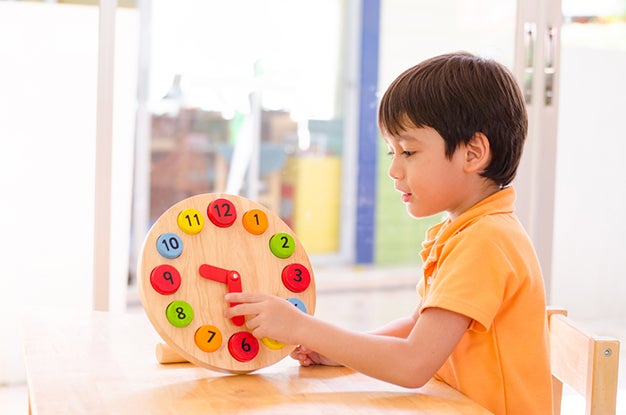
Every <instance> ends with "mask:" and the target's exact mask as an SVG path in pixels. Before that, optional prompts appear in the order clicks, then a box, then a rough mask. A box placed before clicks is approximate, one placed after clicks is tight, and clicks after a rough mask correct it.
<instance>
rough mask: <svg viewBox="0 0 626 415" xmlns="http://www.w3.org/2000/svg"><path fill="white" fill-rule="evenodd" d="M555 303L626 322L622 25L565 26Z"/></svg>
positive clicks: (575, 312) (625, 42) (578, 313)
mask: <svg viewBox="0 0 626 415" xmlns="http://www.w3.org/2000/svg"><path fill="white" fill-rule="evenodd" d="M562 38H563V45H562V49H561V100H560V112H559V132H558V142H557V146H558V149H557V165H556V174H557V182H556V195H555V196H556V198H555V219H554V223H555V228H554V263H553V284H552V292H553V302H554V303H556V304H559V305H561V306H564V307H567V308H568V309H569V311H570V315H572V316H573V317H574V318H583V319H599V318H604V319H619V318H621V319H622V321H624V319H625V318H626V301H624V296H625V295H626V215H625V211H626V210H625V206H626V162H625V160H624V156H625V155H626V130H625V129H624V118H625V117H626V24H621V25H618V24H615V25H613V26H606V27H604V28H602V27H594V26H590V25H587V26H581V25H578V26H570V27H565V28H564V33H563V36H562Z"/></svg>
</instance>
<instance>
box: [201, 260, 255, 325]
mask: <svg viewBox="0 0 626 415" xmlns="http://www.w3.org/2000/svg"><path fill="white" fill-rule="evenodd" d="M199 272H200V276H201V277H203V278H206V279H209V280H211V281H216V282H220V283H222V284H226V287H227V289H228V292H229V293H240V292H241V277H240V276H239V274H238V273H237V272H236V271H229V270H227V269H224V268H219V267H215V266H213V265H208V264H202V265H200V269H199ZM237 304H239V303H230V306H231V307H233V306H235V305H237ZM231 320H232V321H233V324H234V325H236V326H243V324H244V322H245V320H244V316H235V317H233V318H232V319H231Z"/></svg>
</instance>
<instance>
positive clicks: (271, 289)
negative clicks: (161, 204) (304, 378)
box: [137, 193, 315, 373]
mask: <svg viewBox="0 0 626 415" xmlns="http://www.w3.org/2000/svg"><path fill="white" fill-rule="evenodd" d="M220 200H221V201H222V202H219V203H218V204H217V206H213V205H211V203H212V202H217V201H220ZM223 202H228V203H229V205H228V206H227V208H228V210H227V209H226V208H224V205H223ZM215 208H216V209H215ZM190 210H191V212H190ZM207 211H208V212H212V213H213V214H215V213H216V212H219V213H220V214H221V215H222V214H224V213H225V212H226V211H228V213H229V214H230V215H231V216H229V218H232V219H233V220H234V222H232V224H229V225H227V226H218V225H215V224H214V223H213V222H212V221H211V220H210V219H209V216H208V214H207ZM181 212H187V214H190V213H191V215H192V216H193V217H194V218H195V219H194V220H193V221H191V222H188V221H183V224H185V225H187V224H190V223H191V224H193V227H192V230H193V231H194V232H192V233H189V232H187V231H186V230H185V229H183V228H182V227H181V226H180V225H179V222H178V219H179V214H180V213H181ZM247 212H258V214H260V215H263V214H265V216H266V218H267V222H266V223H267V228H266V229H263V228H261V230H263V231H262V232H261V233H260V234H254V233H252V232H249V231H247V230H246V229H247V228H246V227H245V226H244V217H245V214H246V213H247ZM235 216H236V219H235ZM223 218H224V216H222V219H223ZM196 220H197V221H198V222H196ZM248 223H250V222H248ZM170 233H173V234H175V235H177V236H178V238H179V240H180V244H181V245H182V253H181V254H180V256H178V257H176V258H171V259H168V258H165V257H164V256H162V255H161V254H160V252H159V251H158V250H157V246H159V247H161V248H163V247H164V245H163V243H162V242H163V241H161V240H160V239H159V238H160V237H161V236H162V235H165V234H170ZM277 234H287V235H290V236H291V237H292V238H293V242H294V243H293V244H292V243H291V242H289V243H287V245H291V247H292V248H293V253H291V254H290V255H289V256H288V257H286V258H279V257H278V256H276V255H274V254H273V253H272V250H271V249H270V239H271V238H272V236H274V235H277ZM176 244H177V245H178V242H176ZM279 245H280V246H281V247H282V246H283V244H282V243H281V244H279ZM165 246H167V245H165ZM204 264H207V265H211V266H214V267H219V268H220V269H224V270H229V271H236V272H237V273H238V274H239V275H240V281H241V288H242V290H243V291H244V292H246V291H248V292H262V293H268V294H272V295H276V296H279V297H282V298H285V299H290V300H294V299H295V300H297V301H301V303H302V304H304V305H305V307H306V312H308V313H309V314H313V313H314V311H315V280H314V276H313V269H312V267H311V263H310V262H309V258H308V256H307V253H306V251H305V249H304V247H303V245H302V244H301V243H300V241H299V240H298V238H297V236H296V235H295V234H294V232H293V231H292V230H291V229H290V228H289V227H288V226H287V225H286V224H285V222H283V221H282V220H281V219H280V217H278V215H276V214H275V213H273V212H272V211H270V210H268V209H267V208H265V207H264V206H262V205H260V204H258V203H256V202H253V201H251V200H249V199H246V198H244V197H240V196H235V195H228V194H218V193H206V194H201V195H196V196H192V197H190V198H188V199H185V200H182V201H180V202H178V203H176V204H174V205H173V206H172V207H170V208H169V209H167V210H166V211H165V212H164V213H163V214H162V215H161V216H160V217H159V218H158V219H157V221H156V222H155V223H154V225H153V226H152V228H151V229H150V231H149V232H148V234H147V235H146V237H145V240H144V244H143V247H142V251H141V254H140V257H139V264H138V270H137V274H138V278H139V292H140V295H141V301H142V304H143V307H144V309H145V311H146V314H147V315H148V317H149V319H150V321H151V322H152V324H153V325H154V327H155V328H156V330H157V331H158V333H159V334H160V335H161V337H162V338H163V340H165V342H166V343H167V344H168V345H169V346H171V347H172V348H173V349H174V350H175V351H176V352H177V353H178V354H180V355H181V356H184V357H185V359H186V360H188V361H190V362H193V363H195V364H196V365H199V366H204V367H206V368H209V369H214V370H224V371H229V372H234V373H246V372H250V371H254V370H256V369H259V368H262V367H265V366H269V365H271V364H273V363H275V362H277V361H279V360H281V359H282V358H284V357H285V356H287V355H288V354H289V353H290V352H291V351H292V350H293V348H294V346H293V345H285V346H284V347H282V348H276V347H269V346H267V345H266V343H267V341H268V340H267V339H266V340H265V343H264V342H263V341H261V340H259V342H258V345H256V344H255V347H254V348H253V349H254V350H255V351H256V350H258V354H256V355H254V356H253V357H250V356H246V353H244V352H241V354H243V355H244V357H245V358H246V359H247V360H244V361H240V360H237V359H236V358H234V356H235V355H237V353H231V347H235V348H236V349H241V340H240V339H237V338H236V337H234V336H238V335H247V330H246V329H245V327H241V326H237V325H235V324H233V322H232V321H230V319H225V318H224V310H225V308H226V307H227V305H226V304H225V303H224V295H225V294H226V292H227V286H226V284H225V283H220V282H216V281H212V280H209V279H207V278H203V277H202V276H201V275H200V274H201V273H199V269H200V267H201V266H202V265H204ZM295 264H298V266H300V267H301V268H303V269H306V270H308V272H309V275H310V284H309V285H308V286H307V287H306V289H304V290H303V291H301V292H294V291H291V290H290V289H288V288H287V286H286V284H285V283H284V282H283V280H282V272H283V270H284V269H285V268H286V267H287V266H289V265H295ZM164 265H167V266H172V267H175V268H176V270H177V271H178V272H179V274H180V276H181V278H180V279H181V280H182V282H181V284H180V287H179V288H178V289H177V290H176V291H175V292H174V293H171V294H165V295H164V294H163V293H160V292H157V291H156V290H155V288H154V287H153V286H152V285H151V273H152V272H153V270H155V269H158V268H157V267H160V266H164ZM168 280H169V281H171V278H170V277H168ZM160 282H162V283H163V282H165V283H166V285H167V284H168V283H167V281H164V280H163V278H160ZM174 301H185V302H186V304H185V307H187V306H189V307H190V308H191V309H192V310H193V312H194V317H193V321H191V323H189V325H188V326H186V327H175V326H174V325H172V324H171V323H170V322H169V320H168V317H167V316H166V312H165V310H166V309H167V307H168V305H169V304H172V303H173V302H174ZM175 308H176V307H174V309H175ZM180 310H181V311H184V314H182V315H190V313H189V312H187V311H186V310H183V309H182V308H181V309H180ZM199 332H202V333H207V332H210V333H211V334H212V336H211V337H210V339H211V340H210V342H212V343H216V342H217V344H218V346H216V347H217V349H215V348H214V349H213V351H210V352H207V351H205V350H201V349H200V348H199V347H198V345H197V344H196V337H195V335H196V333H199ZM216 332H217V333H219V335H218V336H217V337H216V336H215V333H216ZM250 336H251V335H250ZM251 340H252V341H254V342H256V341H255V340H254V338H252V339H251ZM244 341H245V342H246V344H245V345H246V346H248V343H247V342H248V341H249V340H244ZM198 342H201V343H202V344H204V345H206V344H207V342H206V341H205V339H202V340H199V341H198ZM269 344H270V345H271V344H272V343H271V342H270V343H269ZM279 346H280V345H279Z"/></svg>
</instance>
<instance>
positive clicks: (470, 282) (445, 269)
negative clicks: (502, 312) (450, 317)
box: [421, 230, 514, 332]
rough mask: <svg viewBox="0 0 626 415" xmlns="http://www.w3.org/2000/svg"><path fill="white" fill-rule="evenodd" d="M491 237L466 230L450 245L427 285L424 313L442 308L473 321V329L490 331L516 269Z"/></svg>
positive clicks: (448, 244) (499, 245) (501, 247)
mask: <svg viewBox="0 0 626 415" xmlns="http://www.w3.org/2000/svg"><path fill="white" fill-rule="evenodd" d="M488 235H489V234H488V233H487V234H484V233H480V232H473V231H470V230H466V231H463V232H460V233H459V234H457V235H455V236H454V237H452V238H451V239H450V240H449V241H448V242H447V243H446V246H445V247H444V249H443V250H442V252H441V256H440V258H439V259H438V264H437V267H436V269H435V271H434V272H433V275H432V276H431V277H432V278H430V283H428V282H426V285H428V287H426V289H427V293H426V297H425V298H424V302H423V304H422V308H421V310H422V311H423V310H425V309H427V308H430V307H437V308H442V309H446V310H450V311H453V312H456V313H459V314H463V315H465V316H467V317H469V318H471V319H472V320H473V322H472V325H471V327H470V329H473V330H476V331H481V332H482V331H487V330H488V329H489V328H490V326H491V323H492V322H493V319H494V317H495V316H496V314H497V312H498V310H499V309H500V307H501V306H502V303H503V299H504V297H505V290H507V285H508V284H509V283H510V281H511V279H512V278H511V277H512V276H513V274H514V270H513V267H512V265H511V261H510V259H509V258H508V257H507V254H506V250H505V248H504V247H503V245H502V244H499V243H498V242H497V241H494V240H493V238H489V237H488Z"/></svg>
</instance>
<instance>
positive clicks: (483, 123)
mask: <svg viewBox="0 0 626 415" xmlns="http://www.w3.org/2000/svg"><path fill="white" fill-rule="evenodd" d="M378 125H379V127H380V130H381V132H382V133H383V134H390V135H392V136H394V135H395V136H397V135H399V134H400V133H401V132H403V131H405V130H406V129H407V128H411V127H418V128H423V127H431V128H433V129H434V130H436V131H437V132H438V133H439V135H441V136H442V137H443V139H444V140H445V142H446V156H447V157H448V158H451V157H452V154H453V153H454V151H455V150H456V149H457V148H458V146H459V145H461V144H462V143H467V142H469V140H470V138H472V136H473V135H474V133H476V132H481V133H483V134H485V136H487V138H488V140H489V145H490V147H491V161H490V163H489V165H488V166H487V168H486V169H485V171H483V172H482V173H481V175H482V176H483V177H486V178H489V179H491V180H493V181H494V182H496V183H497V184H499V185H500V186H501V187H503V186H506V185H508V184H509V183H511V181H512V180H513V178H514V177H515V173H516V171H517V167H518V166H519V161H520V158H521V156H522V150H523V148H524V140H525V139H526V132H527V130H528V117H527V114H526V107H525V105H524V99H523V96H522V93H521V91H520V88H519V86H518V84H517V82H516V81H515V78H514V77H513V75H512V74H511V72H510V71H509V70H508V69H507V68H506V67H504V66H503V65H501V64H499V63H497V62H495V61H493V60H489V59H484V58H481V57H478V56H475V55H472V54H469V53H465V52H458V53H451V54H445V55H440V56H436V57H433V58H431V59H428V60H426V61H423V62H421V63H419V64H418V65H416V66H414V67H412V68H410V69H408V70H406V71H405V72H404V73H402V74H401V75H400V76H399V77H398V78H396V80H395V81H393V82H392V83H391V85H390V86H389V88H388V89H387V92H385V94H384V95H383V98H382V100H381V104H380V107H379V110H378Z"/></svg>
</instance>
